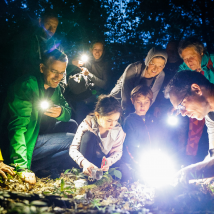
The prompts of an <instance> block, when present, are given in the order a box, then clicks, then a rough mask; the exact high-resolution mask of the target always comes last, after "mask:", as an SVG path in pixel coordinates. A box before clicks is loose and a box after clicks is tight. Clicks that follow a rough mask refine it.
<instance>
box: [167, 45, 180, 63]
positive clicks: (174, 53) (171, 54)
mask: <svg viewBox="0 0 214 214" xmlns="http://www.w3.org/2000/svg"><path fill="white" fill-rule="evenodd" d="M166 52H167V54H168V62H170V63H175V62H177V61H178V60H179V55H178V48H177V45H176V43H174V42H169V43H168V45H167V47H166Z"/></svg>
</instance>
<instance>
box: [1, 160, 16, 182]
mask: <svg viewBox="0 0 214 214" xmlns="http://www.w3.org/2000/svg"><path fill="white" fill-rule="evenodd" d="M13 170H14V168H13V167H11V166H8V165H6V164H4V163H3V161H1V162H0V175H1V176H2V177H3V178H4V179H7V176H6V174H5V172H7V173H9V174H10V175H15V172H14V171H13Z"/></svg>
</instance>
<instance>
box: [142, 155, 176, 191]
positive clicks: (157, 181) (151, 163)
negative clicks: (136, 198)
mask: <svg viewBox="0 0 214 214" xmlns="http://www.w3.org/2000/svg"><path fill="white" fill-rule="evenodd" d="M141 169H142V171H141V174H142V177H143V180H144V181H145V182H146V183H147V184H148V185H150V186H152V187H156V188H159V187H162V186H165V185H167V184H168V185H169V184H172V183H173V180H174V175H175V173H176V170H175V166H174V164H173V162H172V160H171V159H170V158H169V157H168V156H167V155H166V154H164V153H162V152H161V151H151V152H148V153H146V154H144V156H143V159H142V161H141Z"/></svg>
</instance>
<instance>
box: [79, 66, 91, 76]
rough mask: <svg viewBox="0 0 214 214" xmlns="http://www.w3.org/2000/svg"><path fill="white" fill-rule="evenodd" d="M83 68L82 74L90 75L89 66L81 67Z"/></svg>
mask: <svg viewBox="0 0 214 214" xmlns="http://www.w3.org/2000/svg"><path fill="white" fill-rule="evenodd" d="M80 69H81V70H82V74H83V75H85V76H88V75H89V74H90V72H89V71H88V69H87V68H84V67H83V68H80Z"/></svg>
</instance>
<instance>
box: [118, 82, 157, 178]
mask: <svg viewBox="0 0 214 214" xmlns="http://www.w3.org/2000/svg"><path fill="white" fill-rule="evenodd" d="M152 99H153V92H152V90H151V89H150V87H148V86H146V85H138V86H136V87H135V88H134V89H133V90H132V91H131V102H132V104H133V105H134V108H135V112H134V113H131V114H129V116H127V117H126V118H125V121H124V125H123V130H124V131H125V133H126V138H125V141H124V150H123V157H122V164H121V166H120V168H121V169H122V173H123V177H124V178H123V179H124V180H132V179H134V177H133V176H134V174H135V173H134V172H133V171H135V170H136V169H137V168H139V163H140V161H141V158H142V154H143V153H144V152H146V151H147V150H150V149H151V148H154V147H155V146H158V137H160V136H159V135H158V129H157V127H156V128H155V126H156V124H155V119H156V118H155V117H154V116H152V115H150V114H147V111H148V110H149V108H150V106H151V103H152Z"/></svg>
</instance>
